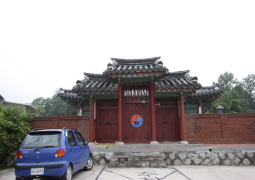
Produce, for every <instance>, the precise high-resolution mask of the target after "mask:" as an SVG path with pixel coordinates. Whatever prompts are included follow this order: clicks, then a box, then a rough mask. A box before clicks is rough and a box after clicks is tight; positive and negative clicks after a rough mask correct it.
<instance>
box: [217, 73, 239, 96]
mask: <svg viewBox="0 0 255 180" xmlns="http://www.w3.org/2000/svg"><path fill="white" fill-rule="evenodd" d="M237 82H238V80H237V79H236V78H235V77H234V74H232V73H228V72H225V73H224V74H221V75H220V76H219V78H218V81H217V82H213V85H216V86H218V87H219V88H220V89H223V90H224V91H229V90H231V89H232V88H233V87H234V86H235V84H237Z"/></svg>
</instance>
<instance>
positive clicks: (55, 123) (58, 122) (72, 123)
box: [30, 116, 89, 140]
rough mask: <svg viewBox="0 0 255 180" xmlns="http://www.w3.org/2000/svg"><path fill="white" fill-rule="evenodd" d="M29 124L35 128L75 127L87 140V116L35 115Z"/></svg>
mask: <svg viewBox="0 0 255 180" xmlns="http://www.w3.org/2000/svg"><path fill="white" fill-rule="evenodd" d="M30 125H31V126H32V127H33V128H34V129H35V128H45V129H62V128H64V127H72V128H76V129H77V130H78V131H79V132H80V133H81V134H82V135H83V137H84V138H85V139H86V140H89V116H45V117H35V118H34V119H33V120H32V121H31V122H30Z"/></svg>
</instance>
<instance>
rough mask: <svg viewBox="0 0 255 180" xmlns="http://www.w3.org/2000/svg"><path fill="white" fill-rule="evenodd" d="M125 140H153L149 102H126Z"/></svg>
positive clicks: (124, 119)
mask: <svg viewBox="0 0 255 180" xmlns="http://www.w3.org/2000/svg"><path fill="white" fill-rule="evenodd" d="M123 121H124V123H123V127H124V136H123V137H124V142H132V143H144V142H150V141H151V134H150V132H151V122H150V107H149V104H148V103H144V104H142V103H141V104H139V103H130V104H129V103H126V104H124V117H123Z"/></svg>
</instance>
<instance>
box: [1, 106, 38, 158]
mask: <svg viewBox="0 0 255 180" xmlns="http://www.w3.org/2000/svg"><path fill="white" fill-rule="evenodd" d="M33 117H34V116H33V113H30V112H28V111H27V110H26V108H25V107H24V106H10V107H6V108H3V107H2V106H1V105H0V134H1V136H0V161H1V160H3V159H4V158H5V157H6V156H8V155H10V154H11V153H13V152H15V151H17V149H18V148H19V146H20V144H21V142H22V141H23V139H24V138H25V136H26V135H27V133H28V132H29V131H30V130H31V127H30V124H29V121H31V120H32V119H33Z"/></svg>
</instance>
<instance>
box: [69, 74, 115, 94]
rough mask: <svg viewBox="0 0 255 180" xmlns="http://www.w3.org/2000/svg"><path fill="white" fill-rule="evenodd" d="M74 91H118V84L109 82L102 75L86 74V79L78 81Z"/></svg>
mask: <svg viewBox="0 0 255 180" xmlns="http://www.w3.org/2000/svg"><path fill="white" fill-rule="evenodd" d="M72 91H73V92H80V91H86V92H88V91H111V92H112V91H118V83H113V82H110V81H108V78H107V77H105V76H103V75H102V74H90V73H84V79H83V80H78V81H76V85H75V86H74V87H73V89H72Z"/></svg>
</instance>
